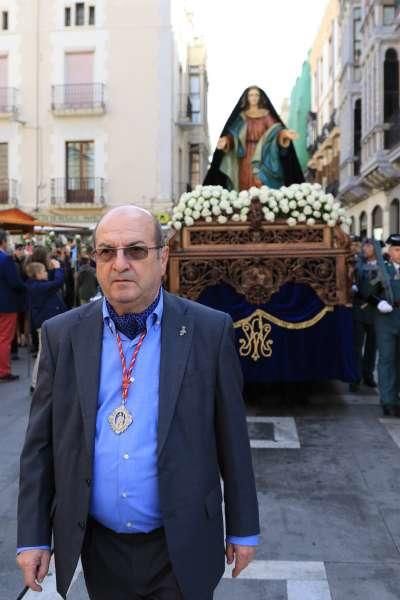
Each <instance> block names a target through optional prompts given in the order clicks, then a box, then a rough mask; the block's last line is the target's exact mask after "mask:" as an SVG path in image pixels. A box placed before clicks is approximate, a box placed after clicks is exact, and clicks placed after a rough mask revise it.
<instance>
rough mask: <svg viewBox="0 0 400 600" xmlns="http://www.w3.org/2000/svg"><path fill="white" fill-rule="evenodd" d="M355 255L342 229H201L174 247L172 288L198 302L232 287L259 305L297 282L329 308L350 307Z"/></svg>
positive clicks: (178, 240)
mask: <svg viewBox="0 0 400 600" xmlns="http://www.w3.org/2000/svg"><path fill="white" fill-rule="evenodd" d="M350 256H351V255H350V244H349V239H348V236H347V235H346V234H345V233H344V232H343V231H342V230H341V229H340V228H339V227H336V228H333V229H332V228H330V227H328V226H325V225H322V224H321V225H316V226H313V227H309V226H302V225H299V226H296V227H293V228H291V227H288V226H287V225H286V224H282V223H273V224H268V223H262V225H261V226H260V227H258V228H253V227H251V225H248V224H238V225H236V224H235V225H232V224H229V225H215V224H210V225H208V224H204V225H196V226H193V227H189V228H184V229H183V231H182V232H181V233H180V234H176V236H175V238H174V239H173V241H172V242H171V254H170V263H169V273H168V280H169V289H170V290H171V291H172V292H174V293H178V294H181V295H182V296H186V297H187V298H191V299H193V300H196V299H197V298H198V297H199V296H200V294H201V292H202V291H203V290H204V289H205V288H207V287H208V286H212V285H216V284H218V283H227V284H229V285H231V286H232V287H233V288H234V289H235V290H236V291H237V292H238V293H239V294H243V295H244V296H245V298H246V300H247V301H248V302H249V303H251V304H256V305H259V304H264V303H266V302H268V301H269V300H270V298H271V296H272V294H274V293H275V292H277V291H278V290H279V288H280V287H281V286H282V285H283V284H284V283H286V282H296V283H305V284H308V285H310V286H311V287H312V288H313V289H314V290H315V292H316V293H317V294H318V296H319V297H320V298H321V300H322V301H323V302H324V303H325V304H327V305H336V304H348V303H349V302H350V296H349V280H348V267H347V264H346V263H347V262H348V260H349V257H350Z"/></svg>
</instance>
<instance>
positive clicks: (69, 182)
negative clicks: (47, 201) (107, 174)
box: [51, 177, 105, 206]
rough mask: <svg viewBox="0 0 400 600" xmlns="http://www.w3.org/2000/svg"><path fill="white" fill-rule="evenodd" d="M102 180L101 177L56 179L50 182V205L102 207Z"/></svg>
mask: <svg viewBox="0 0 400 600" xmlns="http://www.w3.org/2000/svg"><path fill="white" fill-rule="evenodd" d="M104 203H105V199H104V179H102V178H101V177H68V178H62V177H58V178H56V179H52V180H51V204H52V205H56V206H57V205H58V206H60V205H64V206H65V205H66V204H75V205H76V204H94V205H99V206H103V205H104Z"/></svg>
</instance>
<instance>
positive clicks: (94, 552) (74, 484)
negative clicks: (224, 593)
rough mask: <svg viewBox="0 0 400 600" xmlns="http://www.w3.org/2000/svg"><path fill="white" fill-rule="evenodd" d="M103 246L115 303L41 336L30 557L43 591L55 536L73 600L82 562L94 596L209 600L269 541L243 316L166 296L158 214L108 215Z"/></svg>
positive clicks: (110, 299) (24, 488)
mask: <svg viewBox="0 0 400 600" xmlns="http://www.w3.org/2000/svg"><path fill="white" fill-rule="evenodd" d="M95 242H96V243H95V256H96V263H97V277H98V281H99V284H100V286H101V288H102V290H103V292H104V296H105V297H104V299H103V300H99V301H96V302H93V303H91V304H89V305H85V306H83V307H80V308H79V309H75V310H73V311H70V312H69V313H65V314H63V315H60V316H57V317H55V318H54V319H51V320H50V321H48V322H46V323H45V324H44V325H43V327H42V340H43V349H42V357H41V362H40V368H39V378H38V384H37V388H36V391H35V393H34V396H33V399H32V409H31V414H30V420H29V425H28V430H27V435H26V441H25V445H24V449H23V452H22V456H21V476H20V477H21V480H20V494H19V506H18V552H19V554H18V558H17V560H18V563H19V565H20V567H21V568H22V570H23V574H24V579H25V583H26V585H28V586H29V587H30V588H31V589H33V590H36V591H39V590H40V585H39V583H40V582H41V581H42V580H43V578H44V576H45V574H46V572H47V570H48V564H49V559H50V553H49V544H50V539H51V534H52V533H53V535H54V549H55V561H56V572H57V589H58V591H59V593H60V594H61V595H62V596H63V597H65V596H66V593H67V590H68V586H69V584H70V582H71V578H72V576H73V573H74V570H75V567H76V564H77V561H78V558H79V555H80V554H81V556H82V564H83V570H84V575H85V580H86V585H87V588H88V592H89V596H90V598H91V599H92V600H139V599H148V600H178V599H180V600H182V599H184V600H210V599H211V598H212V597H213V590H214V589H215V587H216V586H217V584H218V581H219V580H220V578H221V576H222V574H223V572H224V555H225V554H226V557H227V562H228V563H233V562H235V566H234V570H233V575H234V576H237V575H238V574H239V573H240V571H241V570H242V569H244V568H245V567H246V566H247V565H248V563H249V562H250V561H251V560H252V558H253V556H254V546H255V545H256V544H257V541H258V533H259V522H258V506H257V496H256V490H255V484H254V477H253V471H252V465H251V454H250V447H249V441H248V434H247V427H246V418H245V410H244V404H243V401H242V394H241V386H242V377H241V370H240V364H239V360H238V357H237V353H236V349H235V347H234V341H233V328H232V322H231V320H230V317H229V316H228V315H226V314H224V313H220V312H217V311H214V310H211V309H209V308H206V307H204V306H202V305H200V304H196V303H193V302H189V301H187V300H184V299H182V298H178V297H176V296H173V295H171V294H168V293H167V292H165V291H163V290H162V288H161V281H162V278H163V276H164V274H165V270H166V265H167V260H168V248H167V247H166V246H165V245H164V244H163V241H162V231H161V228H160V226H159V224H158V223H157V222H156V221H155V220H154V218H153V217H152V216H151V215H150V213H148V212H147V211H144V210H142V209H139V208H137V207H133V206H128V207H119V208H116V209H113V210H111V211H110V212H109V213H108V214H107V215H105V216H104V217H103V218H102V220H101V221H100V223H99V225H98V227H97V231H96V240H95ZM220 477H222V480H223V483H224V500H225V518H226V534H227V538H226V545H225V540H224V530H223V518H222V506H221V503H222V493H221V482H220Z"/></svg>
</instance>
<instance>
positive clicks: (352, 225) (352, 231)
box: [349, 217, 356, 235]
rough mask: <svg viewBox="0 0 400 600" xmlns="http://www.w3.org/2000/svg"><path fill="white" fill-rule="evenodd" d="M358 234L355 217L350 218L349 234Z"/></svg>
mask: <svg viewBox="0 0 400 600" xmlns="http://www.w3.org/2000/svg"><path fill="white" fill-rule="evenodd" d="M355 232H356V220H355V218H354V217H350V225H349V233H350V235H354V234H355Z"/></svg>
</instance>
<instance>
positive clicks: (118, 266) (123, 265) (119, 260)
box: [113, 248, 131, 271]
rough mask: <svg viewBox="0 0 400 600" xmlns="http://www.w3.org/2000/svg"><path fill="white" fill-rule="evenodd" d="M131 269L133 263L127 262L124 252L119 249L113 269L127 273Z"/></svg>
mask: <svg viewBox="0 0 400 600" xmlns="http://www.w3.org/2000/svg"><path fill="white" fill-rule="evenodd" d="M130 267H131V263H130V262H129V260H127V258H126V256H125V253H124V250H123V249H122V248H118V250H117V255H116V257H115V258H114V261H113V268H114V269H115V270H116V271H126V270H127V269H129V268H130Z"/></svg>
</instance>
